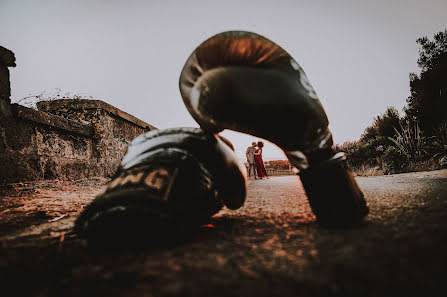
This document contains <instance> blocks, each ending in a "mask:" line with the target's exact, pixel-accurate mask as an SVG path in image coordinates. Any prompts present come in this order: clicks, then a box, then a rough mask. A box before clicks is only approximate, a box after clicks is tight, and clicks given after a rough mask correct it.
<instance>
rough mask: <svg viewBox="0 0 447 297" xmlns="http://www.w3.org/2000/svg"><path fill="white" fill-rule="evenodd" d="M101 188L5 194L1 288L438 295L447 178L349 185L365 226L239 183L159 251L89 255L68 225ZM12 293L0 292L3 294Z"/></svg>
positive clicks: (34, 292) (444, 257)
mask: <svg viewBox="0 0 447 297" xmlns="http://www.w3.org/2000/svg"><path fill="white" fill-rule="evenodd" d="M104 182H105V180H85V181H78V182H73V183H68V182H65V183H61V182H60V183H59V184H58V183H56V182H46V183H43V182H42V183H32V184H21V185H20V184H16V185H13V186H11V187H9V188H8V189H6V190H3V197H2V198H1V200H0V232H1V233H0V234H2V235H1V238H0V241H1V247H0V271H1V273H0V285H1V287H2V288H3V291H4V290H12V291H11V292H13V293H15V294H17V295H21V294H27V295H28V296H123V295H125V296H416V295H419V296H446V295H447V294H446V293H447V291H446V289H445V286H444V281H445V279H447V278H446V277H447V274H446V269H445V266H446V264H447V253H446V252H445V251H446V250H447V219H446V217H447V170H442V171H433V172H419V173H409V174H400V175H391V176H381V177H368V178H358V182H359V184H360V186H361V188H362V189H363V191H364V193H365V196H366V199H367V200H368V203H369V205H370V208H371V213H370V215H369V216H368V219H367V220H366V222H365V224H364V226H362V227H360V228H355V229H347V230H346V229H344V230H328V229H322V228H320V227H318V225H317V224H316V223H315V221H314V217H313V215H312V213H311V212H310V209H309V206H308V204H307V199H306V197H305V195H304V192H303V189H302V187H301V185H300V183H299V180H298V178H297V177H295V176H284V177H273V178H271V179H269V180H258V181H249V184H248V198H247V203H246V204H245V206H244V207H243V208H241V209H240V210H238V211H229V210H224V211H222V212H220V213H219V214H218V215H216V216H215V217H213V218H212V219H211V221H210V224H209V225H206V226H203V227H202V228H201V230H200V232H199V233H198V234H197V235H196V236H195V237H194V238H193V239H192V240H191V241H189V242H187V243H184V244H182V245H179V246H174V247H170V248H163V249H154V250H148V249H146V250H144V249H138V250H137V249H133V250H121V251H117V250H105V249H102V250H95V249H91V248H89V247H88V245H87V243H86V242H85V241H84V240H82V239H80V238H78V237H77V236H76V235H75V234H74V233H73V232H72V226H73V221H74V218H75V217H76V215H77V214H78V213H79V211H80V209H81V207H82V206H83V205H85V204H87V203H88V202H89V201H90V200H91V199H92V198H93V196H94V194H95V193H96V192H97V191H98V190H99V189H100V186H101V184H103V183H104ZM13 295H14V294H8V296H13Z"/></svg>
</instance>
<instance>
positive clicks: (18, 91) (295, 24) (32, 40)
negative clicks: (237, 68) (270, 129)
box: [0, 0, 447, 159]
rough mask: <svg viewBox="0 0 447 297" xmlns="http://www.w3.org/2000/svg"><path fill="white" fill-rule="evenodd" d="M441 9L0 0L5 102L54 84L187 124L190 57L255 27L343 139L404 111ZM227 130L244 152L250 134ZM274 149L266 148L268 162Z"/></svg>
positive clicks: (348, 0)
mask: <svg viewBox="0 0 447 297" xmlns="http://www.w3.org/2000/svg"><path fill="white" fill-rule="evenodd" d="M446 12H447V1H445V0H425V1H421V0H417V1H415V0H407V1H404V0H388V1H386V0H375V1H362V0H337V1H334V0H313V1H281V0H276V1H264V0H260V1H234V0H226V1H222V0H220V1H211V0H208V1H193V0H190V1H168V0H164V1H137V0H134V1H132V0H127V1H112V0H96V1H94V0H90V1H87V0H77V1H65V0H39V1H37V0H36V1H31V0H29V1H28V0H0V45H2V46H4V47H6V48H8V49H10V50H12V51H13V52H14V53H15V56H16V59H17V67H16V68H10V71H11V89H12V101H13V102H17V101H18V100H20V99H21V98H23V97H25V96H27V95H29V94H33V95H34V94H39V93H41V92H43V91H47V92H51V91H53V90H54V89H55V88H59V89H61V90H62V91H63V92H71V93H74V94H81V95H84V96H92V97H93V98H95V99H100V100H103V101H105V102H107V103H109V104H112V105H114V106H116V107H118V108H119V109H122V110H124V111H126V112H128V113H130V114H132V115H134V116H136V117H138V118H140V119H142V120H144V121H146V122H148V123H150V124H152V125H154V126H156V127H158V128H169V127H181V126H187V127H191V126H197V124H196V123H195V121H194V120H193V119H192V117H191V116H190V115H189V113H188V112H187V110H186V108H185V107H184V105H183V101H182V99H181V97H180V92H179V88H178V78H179V75H180V71H181V70H182V68H183V64H184V63H185V62H186V59H187V58H188V57H189V55H190V54H191V52H192V51H193V50H194V49H195V48H196V47H197V46H198V45H199V44H200V43H201V42H203V41H204V40H205V39H207V38H209V37H211V36H212V35H215V34H217V33H219V32H222V31H227V30H247V31H252V32H256V33H258V34H261V35H264V36H266V37H267V38H270V39H271V40H273V41H274V42H276V43H278V44H279V45H280V46H281V47H283V48H284V49H286V50H287V51H288V52H289V53H290V54H291V55H292V56H293V57H294V58H295V60H297V61H298V63H300V64H301V66H302V67H303V69H304V71H305V72H306V74H307V76H308V77H309V80H310V81H311V83H312V84H313V86H314V88H315V90H316V92H317V94H318V95H319V97H320V100H321V102H322V104H323V106H324V108H325V110H326V113H327V115H328V117H329V121H330V129H331V131H332V133H333V135H334V140H335V142H336V143H342V142H344V141H347V140H356V139H358V138H359V137H360V135H361V134H362V132H363V130H364V129H365V128H366V127H367V126H368V125H370V124H371V123H372V120H373V118H374V116H377V115H379V114H380V113H382V112H383V111H384V110H385V109H386V107H387V106H390V105H393V106H395V107H396V108H397V109H398V110H399V111H402V107H403V106H404V105H405V99H406V98H407V97H408V96H409V94H410V89H409V79H408V74H409V73H410V72H419V70H418V67H417V64H416V61H417V58H418V45H417V44H416V39H417V38H418V37H421V36H424V35H427V36H428V37H430V38H431V37H432V36H433V34H434V33H436V32H438V31H441V30H444V29H445V28H447V17H446ZM291 133H293V131H291ZM223 134H224V135H225V136H226V137H227V138H229V139H230V140H231V141H232V142H233V143H234V144H235V147H236V151H237V153H238V154H239V155H240V156H243V155H244V154H245V149H246V147H247V146H248V145H250V143H251V142H252V141H256V140H258V138H255V137H252V136H246V135H243V134H239V133H232V132H226V131H225V132H224V133H223ZM282 156H283V154H282V152H281V151H280V150H279V149H277V148H275V147H274V146H273V145H271V144H267V145H266V146H265V148H264V159H271V158H274V159H277V158H279V157H282Z"/></svg>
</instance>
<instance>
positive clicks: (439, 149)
mask: <svg viewBox="0 0 447 297" xmlns="http://www.w3.org/2000/svg"><path fill="white" fill-rule="evenodd" d="M434 132H435V133H434V134H435V136H434V142H433V148H434V149H435V152H436V154H435V157H443V156H447V122H442V123H441V124H440V125H439V126H438V127H437V128H435V129H434Z"/></svg>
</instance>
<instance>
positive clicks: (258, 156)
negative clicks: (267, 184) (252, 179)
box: [254, 141, 269, 179]
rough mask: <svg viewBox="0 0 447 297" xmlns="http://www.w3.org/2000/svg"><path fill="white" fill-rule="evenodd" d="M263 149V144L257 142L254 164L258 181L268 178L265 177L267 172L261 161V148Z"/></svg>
mask: <svg viewBox="0 0 447 297" xmlns="http://www.w3.org/2000/svg"><path fill="white" fill-rule="evenodd" d="M263 147H264V143H263V142H262V141H258V149H257V150H256V151H255V153H254V155H255V163H256V171H257V172H258V176H259V178H260V179H262V178H269V177H268V176H267V170H265V167H264V161H263V160H262V148H263Z"/></svg>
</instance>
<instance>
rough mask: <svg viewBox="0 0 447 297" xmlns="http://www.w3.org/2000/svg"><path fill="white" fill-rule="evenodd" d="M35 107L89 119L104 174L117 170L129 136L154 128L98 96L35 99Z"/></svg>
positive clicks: (62, 114) (53, 112) (75, 117)
mask: <svg viewBox="0 0 447 297" xmlns="http://www.w3.org/2000/svg"><path fill="white" fill-rule="evenodd" d="M37 108H38V109H39V110H40V111H45V112H47V113H51V114H54V115H57V116H60V117H63V118H66V119H70V120H73V121H77V122H79V123H84V124H85V123H89V124H90V125H91V126H92V129H93V139H94V140H95V152H96V153H97V159H98V165H99V166H101V167H102V170H104V175H105V176H110V175H112V174H113V173H114V172H115V171H116V168H117V166H118V164H119V163H120V161H121V159H122V158H123V156H124V153H125V151H126V148H127V146H128V144H129V143H130V141H131V140H132V139H134V138H135V137H137V136H138V135H140V134H142V133H144V132H146V131H150V130H153V129H156V128H155V127H154V126H151V125H149V124H147V123H145V122H143V121H141V120H139V119H137V118H136V117H134V116H132V115H130V114H128V113H126V112H124V111H121V110H119V109H117V108H116V107H114V106H112V105H110V104H107V103H105V102H103V101H100V100H85V99H61V100H51V101H41V102H38V103H37Z"/></svg>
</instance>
